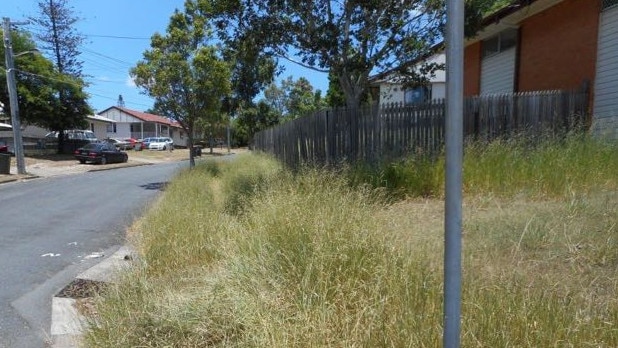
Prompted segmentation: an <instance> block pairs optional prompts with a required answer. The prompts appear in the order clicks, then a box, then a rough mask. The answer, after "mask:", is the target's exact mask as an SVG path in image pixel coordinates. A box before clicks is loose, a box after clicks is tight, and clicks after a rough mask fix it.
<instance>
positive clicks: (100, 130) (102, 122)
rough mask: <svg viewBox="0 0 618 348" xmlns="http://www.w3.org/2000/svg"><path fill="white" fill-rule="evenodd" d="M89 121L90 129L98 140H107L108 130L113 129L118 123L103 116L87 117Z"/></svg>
mask: <svg viewBox="0 0 618 348" xmlns="http://www.w3.org/2000/svg"><path fill="white" fill-rule="evenodd" d="M86 120H88V128H89V129H90V130H91V131H92V132H93V133H94V135H95V136H96V137H97V139H105V138H107V130H108V129H109V128H110V127H112V128H113V125H114V123H116V121H114V120H112V119H109V118H107V117H103V116H101V115H90V116H86Z"/></svg>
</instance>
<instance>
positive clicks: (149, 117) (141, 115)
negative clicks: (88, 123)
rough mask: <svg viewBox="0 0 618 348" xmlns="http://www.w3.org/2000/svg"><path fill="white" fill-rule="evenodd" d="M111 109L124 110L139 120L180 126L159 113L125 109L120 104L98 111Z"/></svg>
mask: <svg viewBox="0 0 618 348" xmlns="http://www.w3.org/2000/svg"><path fill="white" fill-rule="evenodd" d="M111 109H117V110H120V111H122V112H124V113H125V114H128V115H131V116H133V117H135V118H137V119H139V120H142V121H144V122H154V123H160V124H164V125H167V126H170V127H177V128H180V124H179V123H178V122H176V121H172V120H170V119H168V118H166V117H163V116H159V115H155V114H149V113H147V112H141V111H136V110H131V109H127V108H125V107H120V106H112V107H109V108H107V109H105V110H103V111H101V112H100V113H105V112H106V111H108V110H111Z"/></svg>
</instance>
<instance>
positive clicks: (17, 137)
mask: <svg viewBox="0 0 618 348" xmlns="http://www.w3.org/2000/svg"><path fill="white" fill-rule="evenodd" d="M3 20H4V23H3V24H4V25H3V30H2V34H3V36H4V59H5V62H6V85H7V87H8V90H9V102H10V106H11V124H12V126H13V147H14V148H13V151H15V159H16V161H17V174H26V162H25V161H24V146H23V143H22V137H21V122H20V121H19V106H18V105H17V87H16V83H15V67H14V65H13V45H12V43H11V20H10V19H9V18H7V17H4V18H3Z"/></svg>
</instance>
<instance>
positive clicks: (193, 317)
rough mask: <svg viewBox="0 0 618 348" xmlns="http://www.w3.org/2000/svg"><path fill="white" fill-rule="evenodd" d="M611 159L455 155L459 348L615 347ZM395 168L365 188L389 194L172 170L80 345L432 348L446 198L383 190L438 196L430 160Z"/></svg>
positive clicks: (483, 151) (257, 161) (498, 152)
mask: <svg viewBox="0 0 618 348" xmlns="http://www.w3.org/2000/svg"><path fill="white" fill-rule="evenodd" d="M612 149H614V147H613V145H611V144H605V143H602V142H597V141H594V140H591V139H583V138H570V139H566V140H564V141H562V142H559V143H555V144H554V143H547V144H542V145H539V146H535V147H529V146H528V145H523V144H521V143H493V144H487V145H480V144H475V145H472V146H471V147H469V148H468V149H467V150H466V161H465V162H466V163H465V165H464V174H465V181H466V200H465V205H464V217H465V220H464V226H463V229H464V244H463V245H464V251H463V256H464V258H463V260H464V283H463V304H462V313H463V316H462V346H464V347H505V346H517V347H562V346H564V347H614V346H618V329H616V327H618V301H617V300H616V298H617V293H618V276H617V275H616V271H617V270H618V257H617V256H616V255H618V252H617V247H618V245H617V240H618V238H617V236H618V230H617V221H618V193H617V192H616V186H615V185H616V175H615V173H616V171H615V169H618V168H617V166H618V160H617V159H616V154H615V152H612ZM404 163H405V164H404ZM399 165H401V166H402V167H398V166H399ZM417 165H421V166H427V167H424V168H425V169H420V170H418V171H416V170H417V169H415V168H416V166H417ZM392 168H396V169H394V172H395V173H394V174H386V172H383V173H382V174H380V176H379V177H380V178H381V179H379V180H377V181H375V182H374V186H378V187H379V186H380V185H383V181H382V184H379V182H380V181H381V180H385V178H394V179H388V180H391V181H390V182H391V183H394V182H397V183H399V184H397V185H393V186H392V187H391V188H392V189H393V190H391V189H389V190H384V189H378V190H376V189H375V188H372V187H371V185H365V184H363V183H366V182H367V181H366V178H367V177H368V176H366V173H361V174H362V175H359V174H358V173H359V172H354V171H352V172H348V173H349V175H341V172H337V173H335V172H329V171H325V170H312V169H305V170H302V171H300V172H298V173H290V172H288V171H286V170H285V169H283V168H282V167H281V166H280V165H278V164H277V163H276V162H274V161H273V160H272V159H270V158H267V157H263V156H256V155H250V156H247V157H245V158H239V159H238V161H235V162H212V163H207V164H205V165H201V166H198V167H197V168H196V169H195V170H192V171H188V172H183V173H182V174H180V175H179V176H178V177H177V178H176V179H175V180H174V182H173V183H172V184H171V185H170V186H169V187H168V189H167V190H166V191H165V193H164V195H163V197H162V199H161V201H160V202H158V203H157V204H156V205H155V206H154V207H153V209H152V210H151V211H150V213H149V214H148V215H147V216H145V217H144V219H143V220H141V221H140V222H139V223H138V224H136V226H135V230H136V233H135V234H134V235H133V238H132V240H133V242H134V243H135V245H136V247H137V248H138V250H139V251H140V262H139V263H138V266H137V267H135V268H134V269H132V270H131V271H130V272H128V273H127V274H125V275H123V277H121V279H120V281H119V283H118V284H117V285H115V286H111V287H110V288H109V290H108V291H107V292H106V293H105V294H103V295H102V297H101V298H99V299H98V300H97V312H98V314H97V316H95V317H93V318H92V319H91V321H92V326H91V329H90V330H89V332H88V333H87V335H86V342H87V344H88V345H89V346H92V347H131V346H138V347H159V346H173V347H357V346H361V347H404V346H405V347H437V346H440V342H441V335H442V328H441V323H442V293H443V289H442V266H441V265H442V259H443V248H442V243H443V236H442V223H443V220H444V216H443V203H442V202H440V201H439V200H435V199H432V198H428V197H427V196H431V195H435V196H440V194H439V193H435V192H438V191H431V192H432V193H431V194H430V195H427V194H421V196H423V197H422V198H415V199H410V197H411V196H413V195H414V194H413V192H415V191H413V190H409V188H405V187H404V191H403V193H402V192H401V191H397V187H398V186H400V185H401V186H405V185H411V186H414V187H422V186H423V185H420V186H416V184H414V182H417V181H418V182H422V179H423V178H426V177H427V176H432V177H431V178H430V179H431V180H429V181H430V182H433V183H431V184H427V183H425V185H428V186H425V187H433V188H432V189H431V190H436V189H435V187H438V186H437V185H438V184H437V183H436V182H435V181H433V180H435V176H437V177H440V176H441V175H443V174H440V172H439V170H440V169H439V168H442V166H441V164H440V163H437V164H436V163H434V162H432V163H429V162H425V163H420V164H419V163H418V162H414V161H406V162H401V163H400V164H397V165H395V166H393V167H392ZM389 170H390V169H389ZM423 170H427V172H426V173H428V174H426V175H427V176H425V175H419V174H409V173H411V172H415V171H416V172H415V173H420V172H422V171H423ZM560 170H562V171H564V173H556V171H560ZM404 173H408V174H404ZM429 173H432V174H429ZM436 173H437V174H436ZM355 175H356V176H355ZM391 175H392V176H391ZM408 176H412V177H413V178H409V177H408ZM369 177H371V176H369ZM350 178H352V179H350ZM359 178H361V179H362V180H360V179H359ZM363 178H364V179H363ZM375 178H377V177H374V179H375ZM364 180H365V181H364ZM411 183H412V184H411ZM406 190H407V191H406ZM394 192H395V194H396V195H399V196H397V197H403V196H407V197H408V198H409V199H408V200H400V199H399V200H393V199H392V197H393V196H392V195H393V193H394ZM421 192H427V191H423V190H421ZM548 198H550V199H548Z"/></svg>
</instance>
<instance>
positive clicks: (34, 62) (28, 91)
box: [0, 30, 78, 128]
mask: <svg viewBox="0 0 618 348" xmlns="http://www.w3.org/2000/svg"><path fill="white" fill-rule="evenodd" d="M0 32H1V30H0ZM11 42H12V45H13V52H14V54H15V55H16V57H15V73H16V74H15V76H16V82H17V83H16V84H17V95H18V103H19V114H20V118H21V119H22V121H23V123H25V124H34V125H37V126H40V127H43V128H51V127H50V125H51V124H53V123H54V122H56V120H55V117H56V115H55V114H54V109H55V108H57V107H59V103H60V101H59V99H58V92H57V91H58V89H59V88H69V89H71V88H74V84H75V82H74V81H72V80H71V79H67V78H66V76H64V75H61V74H58V72H57V71H56V69H55V67H54V64H53V63H52V62H51V61H50V60H48V59H46V58H45V57H43V56H42V55H39V54H22V55H19V53H23V52H32V51H34V50H35V49H36V44H35V43H34V41H33V40H32V38H31V37H30V35H29V34H28V33H26V32H25V31H19V30H12V31H11ZM0 55H2V56H4V45H2V46H0ZM0 79H2V80H3V81H5V80H6V71H5V70H4V69H2V70H0ZM64 84H66V85H67V86H64ZM77 92H78V91H75V92H74V93H77ZM0 101H1V102H2V103H3V104H4V105H5V110H4V111H5V112H6V114H7V115H8V114H9V113H10V103H9V96H8V90H7V85H6V83H3V84H0Z"/></svg>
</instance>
